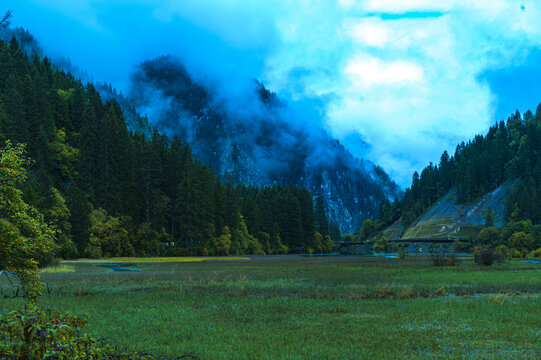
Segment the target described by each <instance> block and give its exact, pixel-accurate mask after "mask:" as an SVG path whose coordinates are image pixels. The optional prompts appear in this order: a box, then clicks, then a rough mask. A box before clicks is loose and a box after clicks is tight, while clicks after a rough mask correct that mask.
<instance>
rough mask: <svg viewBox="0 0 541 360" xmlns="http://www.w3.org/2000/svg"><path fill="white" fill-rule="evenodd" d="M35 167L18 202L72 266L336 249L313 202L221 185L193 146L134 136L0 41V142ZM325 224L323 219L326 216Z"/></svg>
mask: <svg viewBox="0 0 541 360" xmlns="http://www.w3.org/2000/svg"><path fill="white" fill-rule="evenodd" d="M6 140H11V141H13V143H21V144H22V143H26V144H28V145H27V150H28V155H29V156H30V157H31V158H32V159H33V160H34V162H33V163H32V164H31V165H30V167H29V171H30V176H29V177H28V179H27V180H26V181H24V183H21V186H23V190H24V193H22V194H21V196H23V198H24V199H25V200H26V202H27V203H29V204H30V205H31V206H34V207H35V208H37V209H40V210H41V212H42V213H43V215H44V217H45V219H46V220H47V221H49V222H51V223H54V224H55V226H56V228H57V229H58V236H56V244H55V245H56V247H55V249H56V254H57V255H59V256H62V257H75V256H121V255H158V254H159V255H167V254H178V255H180V254H194V255H195V254H205V255H218V254H219V255H228V254H246V253H261V254H263V253H267V254H271V253H284V252H305V251H329V250H330V249H331V248H332V242H331V241H330V240H329V237H328V233H329V232H328V228H327V227H328V225H325V224H327V222H326V219H323V218H322V216H323V217H324V215H322V212H321V211H322V210H321V209H322V206H324V204H322V203H320V202H318V205H317V206H318V207H317V212H318V220H317V221H318V222H317V223H316V209H314V202H313V197H312V195H311V194H310V193H309V192H308V191H307V190H305V189H301V188H297V187H294V186H288V187H282V186H273V187H264V188H257V187H247V186H238V185H234V184H232V183H227V184H223V183H222V182H221V181H220V180H219V179H218V178H217V177H216V176H215V175H214V173H213V172H212V171H211V170H210V169H209V168H208V167H206V166H204V165H203V164H201V163H200V162H198V161H196V160H194V159H193V158H192V154H191V149H190V147H189V146H188V145H187V144H186V143H185V142H184V141H183V140H182V139H181V138H179V137H174V138H172V139H170V138H168V137H167V136H165V135H163V134H160V133H158V132H157V131H154V132H152V133H150V135H141V134H138V133H133V132H130V131H128V129H127V127H126V122H125V118H124V114H123V111H122V109H121V107H120V105H119V104H118V103H117V102H116V101H114V100H110V101H106V102H104V101H102V99H101V97H100V94H99V93H98V92H97V90H96V89H95V87H94V86H93V85H92V84H83V83H81V82H80V81H79V80H77V79H75V78H74V77H73V76H72V75H70V74H66V73H64V72H63V71H61V70H59V69H57V68H55V67H54V66H52V65H51V63H50V62H49V60H48V59H47V58H39V57H35V58H33V59H32V61H29V59H28V58H27V56H26V54H25V53H24V52H23V51H22V50H21V49H20V48H19V45H18V43H17V41H16V40H15V39H13V40H12V41H11V42H10V43H9V44H8V43H4V42H0V141H6ZM323 214H324V212H323Z"/></svg>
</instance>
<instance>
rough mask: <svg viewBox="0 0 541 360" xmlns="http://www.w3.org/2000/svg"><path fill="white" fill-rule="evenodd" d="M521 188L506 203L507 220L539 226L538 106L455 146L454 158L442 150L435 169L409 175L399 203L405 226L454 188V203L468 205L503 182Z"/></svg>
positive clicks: (540, 141) (540, 108)
mask: <svg viewBox="0 0 541 360" xmlns="http://www.w3.org/2000/svg"><path fill="white" fill-rule="evenodd" d="M515 179H519V180H520V184H519V185H518V186H517V187H516V189H515V190H514V191H513V192H512V193H511V195H510V196H509V198H508V199H507V202H506V213H505V219H506V220H514V221H518V220H531V221H532V223H534V224H538V223H540V222H541V201H540V200H541V105H540V106H538V108H537V111H536V113H535V115H534V114H533V113H532V112H531V111H527V112H526V113H524V115H521V114H520V113H519V112H518V111H517V112H516V113H515V114H513V115H511V116H510V117H509V118H508V119H507V121H506V122H504V121H501V122H499V123H498V124H495V125H494V126H492V127H491V128H490V130H489V131H488V134H487V135H486V136H482V135H478V136H476V137H475V138H474V139H473V140H471V141H469V142H468V143H466V144H465V143H461V144H460V145H458V146H457V148H456V151H455V154H454V156H449V155H448V154H447V152H444V153H443V155H442V156H441V159H440V163H439V165H433V164H429V166H427V167H426V168H425V169H424V170H423V171H422V172H421V174H420V175H419V174H418V173H414V174H413V180H412V185H411V188H409V189H408V190H407V191H406V194H405V195H404V199H403V201H402V216H403V220H404V223H405V224H406V225H408V224H410V223H411V222H412V221H414V220H415V219H416V218H417V217H418V216H420V215H421V214H422V213H424V211H425V210H426V209H427V208H428V207H430V206H431V205H432V204H433V203H434V202H435V201H437V200H438V199H439V198H440V197H441V196H442V195H443V194H445V193H447V192H448V191H449V190H450V189H451V188H452V187H455V188H456V191H457V196H458V202H459V203H462V204H468V203H472V202H475V201H477V200H479V198H480V197H481V196H483V195H484V194H486V193H487V192H490V191H492V190H494V189H496V188H497V187H498V186H500V185H501V184H502V183H503V182H504V181H506V180H515Z"/></svg>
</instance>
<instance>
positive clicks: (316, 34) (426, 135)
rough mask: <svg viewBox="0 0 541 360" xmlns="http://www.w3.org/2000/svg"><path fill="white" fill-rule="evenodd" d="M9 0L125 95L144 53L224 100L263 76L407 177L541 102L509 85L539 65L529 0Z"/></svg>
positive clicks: (58, 52) (43, 34) (311, 121)
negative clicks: (171, 62) (178, 66)
mask: <svg viewBox="0 0 541 360" xmlns="http://www.w3.org/2000/svg"><path fill="white" fill-rule="evenodd" d="M2 5H3V6H4V7H5V8H6V9H12V10H13V11H14V12H13V15H14V18H13V25H14V26H22V27H25V28H27V29H28V30H29V31H30V33H31V34H33V35H34V36H35V37H36V38H37V40H38V41H39V43H40V44H41V46H42V48H43V49H44V50H45V51H46V53H47V55H48V56H51V57H53V58H54V59H61V58H64V59H66V58H68V59H70V61H71V63H72V64H76V65H77V66H78V67H79V68H80V69H82V70H81V71H80V73H81V74H87V75H88V76H87V78H88V80H92V81H94V82H104V81H106V82H110V83H111V84H112V86H113V87H115V88H117V89H119V90H120V91H121V92H123V93H128V92H129V91H130V86H131V76H132V74H133V73H134V72H136V71H137V67H138V65H139V64H140V63H141V62H143V61H145V60H148V59H154V58H156V57H159V56H162V55H172V56H174V57H175V58H177V59H179V61H180V62H181V63H182V64H183V66H184V67H185V68H186V70H187V72H188V73H189V74H190V75H191V76H192V77H193V78H194V79H195V80H196V81H197V82H199V83H202V84H205V86H206V87H208V88H213V89H221V90H218V91H217V95H216V99H219V98H220V96H222V97H228V98H229V99H223V101H224V103H234V104H236V103H238V99H242V101H245V100H246V99H248V96H249V93H250V91H251V90H250V87H251V84H252V81H253V79H257V80H259V81H260V82H262V83H263V84H265V86H266V87H267V88H268V89H270V90H271V91H273V92H276V93H277V94H278V96H279V98H280V99H284V100H285V101H287V103H288V104H289V105H290V106H289V109H291V110H290V111H292V112H296V113H298V114H296V115H295V116H292V117H291V118H292V119H293V120H291V121H293V122H295V123H300V124H301V125H300V126H301V127H304V128H310V129H311V128H317V129H323V130H325V131H326V132H328V133H329V134H330V135H331V136H332V137H334V138H337V139H339V140H341V141H342V143H344V144H346V145H347V146H348V148H349V149H350V150H351V151H352V152H353V153H354V156H355V157H359V158H365V159H368V160H370V161H372V162H374V163H376V164H378V165H380V166H382V167H383V168H384V169H385V170H386V171H388V172H389V173H390V174H391V176H392V177H393V179H395V180H396V181H397V182H399V183H400V184H401V185H402V186H403V187H406V186H408V185H409V182H410V179H411V174H412V172H413V171H415V170H417V171H420V170H421V169H422V168H423V167H424V166H426V164H427V163H428V162H429V161H432V162H437V161H438V159H439V156H440V155H441V153H442V152H443V150H447V151H449V152H450V153H452V152H453V151H454V148H455V147H456V144H457V143H460V142H461V141H467V140H469V139H470V138H472V137H473V136H474V135H476V134H479V133H484V132H485V131H486V130H487V129H488V127H489V126H490V125H491V124H493V123H494V122H495V121H498V120H502V119H505V117H506V114H509V113H512V112H514V111H515V109H517V108H518V109H519V110H520V111H522V112H523V111H525V110H526V109H534V108H535V107H536V106H537V103H538V102H539V100H541V99H539V98H538V97H537V95H536V94H537V92H536V91H525V92H520V93H521V97H520V98H518V97H517V96H513V94H515V93H516V92H512V91H510V90H509V89H510V88H515V87H519V88H523V87H524V86H526V88H527V89H532V90H535V89H536V87H535V86H534V85H532V84H533V82H532V81H531V80H530V79H531V78H532V77H535V76H536V74H539V73H541V66H540V65H539V62H538V61H537V58H538V57H539V56H538V51H537V50H536V49H538V48H540V47H541V40H540V39H541V37H540V36H539V35H540V34H541V25H540V23H539V21H538V19H539V17H540V15H541V12H540V8H539V5H538V4H537V3H536V2H535V1H533V0H529V1H523V2H521V3H520V4H519V3H516V2H515V1H512V0H499V1H497V2H494V1H484V0H483V1H475V2H470V1H447V2H440V1H432V0H427V1H420V2H419V1H402V0H401V1H398V0H388V1H384V2H375V1H359V2H355V1H345V0H341V1H338V2H336V1H330V0H327V1H319V2H317V3H313V2H307V1H299V2H290V1H276V2H274V1H273V2H259V1H240V0H233V1H227V2H223V1H212V0H200V1H190V0H187V1H182V2H178V1H173V0H160V1H150V0H134V1H127V0H112V1H103V0H81V1H69V0H7V1H4V2H3V3H2ZM525 73H527V74H533V75H532V76H531V77H524V76H522V74H525ZM517 76H518V78H520V79H523V80H521V81H515V80H514V79H517ZM523 84H526V85H523ZM509 85H511V87H510V86H509ZM235 99H237V100H235ZM217 101H218V100H217ZM234 108H235V109H234V110H235V111H241V107H238V106H236V105H235V106H234ZM248 108H251V106H248ZM147 110H148V112H149V117H150V118H152V115H151V113H152V110H151V109H147ZM151 120H152V119H151ZM308 131H311V130H308Z"/></svg>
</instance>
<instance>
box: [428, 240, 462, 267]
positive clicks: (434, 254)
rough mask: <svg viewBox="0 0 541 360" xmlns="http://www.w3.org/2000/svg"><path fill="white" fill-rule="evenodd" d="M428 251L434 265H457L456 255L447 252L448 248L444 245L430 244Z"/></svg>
mask: <svg viewBox="0 0 541 360" xmlns="http://www.w3.org/2000/svg"><path fill="white" fill-rule="evenodd" d="M428 251H429V252H430V258H431V259H432V262H433V263H434V266H456V265H458V261H457V259H456V255H455V254H453V253H449V249H448V248H446V247H442V246H440V245H438V244H432V245H430V248H429V249H428Z"/></svg>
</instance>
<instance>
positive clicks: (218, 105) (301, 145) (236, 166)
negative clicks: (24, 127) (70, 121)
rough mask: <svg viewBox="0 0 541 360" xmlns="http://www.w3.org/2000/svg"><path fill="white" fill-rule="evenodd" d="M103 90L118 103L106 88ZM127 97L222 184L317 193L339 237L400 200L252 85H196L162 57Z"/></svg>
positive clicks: (384, 180)
mask: <svg viewBox="0 0 541 360" xmlns="http://www.w3.org/2000/svg"><path fill="white" fill-rule="evenodd" d="M102 92H103V93H104V94H105V96H115V97H118V96H117V94H115V93H114V92H111V90H110V89H109V88H107V87H103V88H102ZM128 99H130V100H131V102H128V101H127V99H125V98H123V97H121V98H119V100H120V101H121V103H124V104H125V105H124V106H125V107H127V106H128V104H129V106H134V107H135V109H137V110H138V111H139V112H140V113H142V114H146V115H147V116H148V119H149V121H150V123H151V124H152V125H154V126H155V127H156V128H157V129H158V130H159V131H161V132H164V133H166V134H168V135H170V136H175V135H178V136H179V137H180V138H181V139H183V140H184V141H186V142H188V143H189V144H190V146H191V147H192V149H193V152H194V155H195V156H196V157H197V158H198V159H200V160H201V161H202V162H203V163H205V164H207V165H209V166H211V167H212V168H213V169H214V170H215V171H216V172H217V174H219V175H220V176H221V177H222V178H224V179H226V180H227V179H229V180H232V181H233V182H235V183H242V184H252V185H260V186H265V185H272V184H284V185H289V184H293V185H298V186H303V187H306V188H308V189H309V190H310V191H312V193H313V194H314V195H322V196H323V197H324V199H325V201H326V203H327V205H328V211H329V213H330V216H331V218H332V219H333V220H334V221H336V222H337V223H339V224H340V227H341V229H342V230H343V231H353V230H354V229H355V228H357V227H359V226H360V224H361V222H362V220H364V219H365V218H368V217H374V216H377V215H378V209H379V206H380V204H381V202H382V201H384V200H386V199H389V200H391V201H393V200H394V198H395V197H400V196H401V190H400V189H399V187H398V186H397V185H396V184H395V183H394V182H392V181H391V179H390V178H389V177H388V175H387V174H386V173H385V172H384V171H383V169H381V168H379V167H378V166H376V165H375V164H373V163H371V162H369V161H366V160H363V159H360V160H359V159H356V158H354V157H353V156H352V155H351V153H350V152H349V151H347V150H346V149H345V148H344V147H343V146H342V145H341V144H340V143H339V141H337V140H335V139H333V138H332V137H330V136H329V135H328V134H327V133H326V132H324V131H323V130H322V129H318V128H313V127H309V126H306V125H307V124H308V123H310V120H311V119H309V116H316V114H313V112H312V113H311V112H310V111H305V110H304V108H303V107H302V106H299V107H295V106H290V105H289V104H288V103H287V102H285V101H284V100H281V99H280V98H279V97H278V96H277V95H276V94H274V93H272V92H271V91H269V90H268V89H266V88H265V86H264V85H263V84H261V83H259V82H258V81H257V80H251V81H249V82H247V83H245V84H243V87H242V91H241V86H239V84H238V83H237V84H236V88H235V89H233V90H232V91H231V92H229V91H228V89H227V88H221V87H219V86H216V85H215V84H214V83H213V82H212V81H208V82H206V83H204V82H202V83H199V82H197V81H196V80H194V78H193V77H192V76H191V75H190V74H189V73H188V72H187V71H186V69H185V67H184V66H183V65H182V63H181V62H180V61H179V60H178V59H176V58H175V57H172V56H164V57H159V58H156V59H154V60H149V61H145V62H143V63H142V64H141V65H140V66H139V67H138V69H137V71H136V72H135V73H134V74H133V76H132V79H131V86H130V90H129V93H128ZM132 126H133V127H134V128H137V126H136V125H133V124H132Z"/></svg>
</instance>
